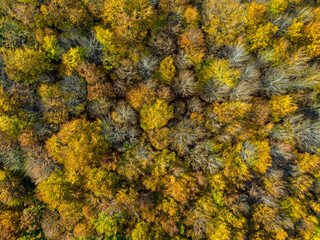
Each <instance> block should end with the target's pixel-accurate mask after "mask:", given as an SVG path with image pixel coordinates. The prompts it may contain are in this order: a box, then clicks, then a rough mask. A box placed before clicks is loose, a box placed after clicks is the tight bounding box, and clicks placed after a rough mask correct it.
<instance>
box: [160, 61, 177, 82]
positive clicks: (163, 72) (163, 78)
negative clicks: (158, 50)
mask: <svg viewBox="0 0 320 240" xmlns="http://www.w3.org/2000/svg"><path fill="white" fill-rule="evenodd" d="M175 74H176V67H175V66H174V65H173V58H172V57H171V56H169V57H166V58H165V59H163V60H162V61H161V62H160V66H159V70H158V72H157V75H158V79H159V81H160V82H161V83H165V84H167V85H170V84H171V81H172V79H173V77H174V76H175Z"/></svg>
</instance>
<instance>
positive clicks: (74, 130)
mask: <svg viewBox="0 0 320 240" xmlns="http://www.w3.org/2000/svg"><path fill="white" fill-rule="evenodd" d="M46 147H47V149H48V151H49V153H50V154H51V156H53V157H54V158H55V159H56V160H57V161H58V162H59V163H62V164H64V166H65V168H66V169H67V170H68V171H70V172H78V174H84V173H85V172H86V169H87V167H93V166H96V165H97V164H98V163H99V162H100V161H101V160H102V159H103V157H104V155H105V154H106V153H107V149H108V143H107V141H106V140H105V138H104V136H103V135H102V132H101V123H100V122H89V121H87V120H85V119H77V120H74V121H71V122H68V123H66V124H64V125H63V126H62V128H61V130H60V132H59V133H58V134H57V135H53V136H52V137H51V138H50V139H48V141H47V143H46Z"/></svg>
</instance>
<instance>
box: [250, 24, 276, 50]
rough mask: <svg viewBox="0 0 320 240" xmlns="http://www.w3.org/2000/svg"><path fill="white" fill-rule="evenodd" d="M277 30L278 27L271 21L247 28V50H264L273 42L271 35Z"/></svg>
mask: <svg viewBox="0 0 320 240" xmlns="http://www.w3.org/2000/svg"><path fill="white" fill-rule="evenodd" d="M277 31H278V27H277V26H275V25H273V24H272V23H271V22H268V23H266V24H265V25H262V24H261V25H257V26H255V27H253V28H249V29H248V31H247V41H248V43H249V46H250V47H249V50H250V51H255V50H264V49H267V48H268V47H270V46H271V45H272V44H273V37H274V35H275V34H276V32H277Z"/></svg>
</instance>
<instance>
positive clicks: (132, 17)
mask: <svg viewBox="0 0 320 240" xmlns="http://www.w3.org/2000/svg"><path fill="white" fill-rule="evenodd" d="M152 16H153V9H152V7H151V6H150V2H149V1H147V0H139V1H134V0H121V1H120V2H119V1H118V2H116V1H106V2H105V3H104V8H103V12H102V14H101V17H102V19H103V20H104V22H105V24H110V25H111V28H112V29H113V31H114V32H115V33H116V34H117V35H118V36H120V37H122V38H124V39H125V40H127V41H132V40H138V41H140V40H142V39H143V38H144V37H145V36H146V34H147V30H148V28H149V27H150V26H151V24H152ZM120 23H121V24H120Z"/></svg>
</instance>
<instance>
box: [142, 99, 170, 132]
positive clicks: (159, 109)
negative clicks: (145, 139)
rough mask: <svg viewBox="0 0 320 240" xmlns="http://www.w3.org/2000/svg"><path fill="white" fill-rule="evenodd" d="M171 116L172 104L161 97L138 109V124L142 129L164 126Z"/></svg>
mask: <svg viewBox="0 0 320 240" xmlns="http://www.w3.org/2000/svg"><path fill="white" fill-rule="evenodd" d="M171 118H173V106H171V105H168V103H167V102H166V101H164V100H161V99H157V100H156V101H155V102H154V103H152V104H150V105H144V106H143V107H142V108H141V110H140V126H141V128H142V129H144V130H146V129H155V128H161V127H164V126H165V125H166V124H167V122H168V121H169V120H170V119H171Z"/></svg>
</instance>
